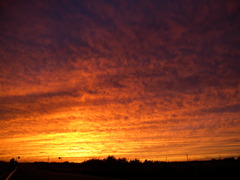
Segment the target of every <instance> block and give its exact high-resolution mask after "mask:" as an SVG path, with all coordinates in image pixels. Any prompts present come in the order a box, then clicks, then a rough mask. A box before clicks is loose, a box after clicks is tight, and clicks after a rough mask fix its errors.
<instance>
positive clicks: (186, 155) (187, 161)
mask: <svg viewBox="0 0 240 180" xmlns="http://www.w3.org/2000/svg"><path fill="white" fill-rule="evenodd" d="M186 156H187V162H188V154H186Z"/></svg>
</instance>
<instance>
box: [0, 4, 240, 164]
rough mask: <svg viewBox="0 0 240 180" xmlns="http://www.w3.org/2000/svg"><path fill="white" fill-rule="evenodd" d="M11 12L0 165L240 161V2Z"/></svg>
mask: <svg viewBox="0 0 240 180" xmlns="http://www.w3.org/2000/svg"><path fill="white" fill-rule="evenodd" d="M0 7H1V13H0V18H1V24H0V25H1V28H0V33H1V37H0V42H1V43H0V56H1V59H0V65H1V66H0V73H1V78H0V82H1V90H0V103H1V106H0V107H1V109H0V114H1V119H0V126H1V128H0V133H1V141H3V142H4V146H2V147H1V150H3V153H2V155H1V154H0V158H2V159H4V158H9V157H10V156H13V155H15V154H22V156H25V157H26V158H27V157H28V156H31V157H32V158H34V157H38V158H44V157H47V156H48V155H49V154H50V155H54V154H56V152H59V155H58V156H65V157H89V156H95V157H102V156H106V155H109V154H114V155H117V156H121V157H123V156H126V157H128V158H135V157H137V158H141V159H144V158H148V159H159V158H161V157H164V158H165V156H166V155H169V157H172V160H176V159H181V158H185V156H184V155H185V154H186V153H188V154H192V156H193V157H194V158H205V157H210V156H215V155H217V156H218V155H219V154H222V155H229V154H231V155H239V154H237V153H239V148H240V144H239V135H240V134H239V132H240V131H239V130H240V120H239V112H240V104H239V99H240V95H239V77H240V68H239V55H240V51H239V42H240V39H239V35H238V34H239V31H240V25H239V22H240V13H239V12H240V4H239V2H238V1H234V0H231V1H225V0H222V1H211V2H209V1H201V2H200V1H184V0H183V1H171V2H170V1H161V2H159V1H154V0H152V1H137V2H135V1H124V0H123V1H114V0H113V1H104V0H101V1H97V2H96V1H64V0H61V1H59V2H57V3H56V2H55V1H41V2H32V1H25V2H21V1H5V2H2V3H1V4H0ZM13 144H15V145H17V147H18V148H17V152H15V147H14V146H13ZM4 147H7V148H4ZM30 152H31V155H30ZM60 152H62V153H60Z"/></svg>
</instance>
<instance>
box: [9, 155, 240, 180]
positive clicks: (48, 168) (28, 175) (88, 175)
mask: <svg viewBox="0 0 240 180" xmlns="http://www.w3.org/2000/svg"><path fill="white" fill-rule="evenodd" d="M239 172H240V161H239V160H235V159H233V158H228V159H224V160H212V161H191V162H159V161H157V162H154V161H145V162H144V163H142V162H140V161H138V160H133V161H127V160H126V159H115V158H114V157H108V158H107V159H104V160H97V159H92V160H88V161H86V162H83V163H68V162H64V163H44V162H36V163H25V164H22V163H21V164H19V165H18V167H17V170H16V172H15V173H14V174H13V176H12V177H11V180H15V179H25V180H26V179H27V180H28V179H34V180H40V179H46V180H48V179H53V180H54V179H58V180H62V179H69V180H73V179H79V180H93V179H99V180H101V179H109V180H110V179H176V178H184V179H210V178H211V179H212V178H213V179H218V178H219V179H220V178H221V179H222V178H227V179H232V177H235V178H236V177H239Z"/></svg>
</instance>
